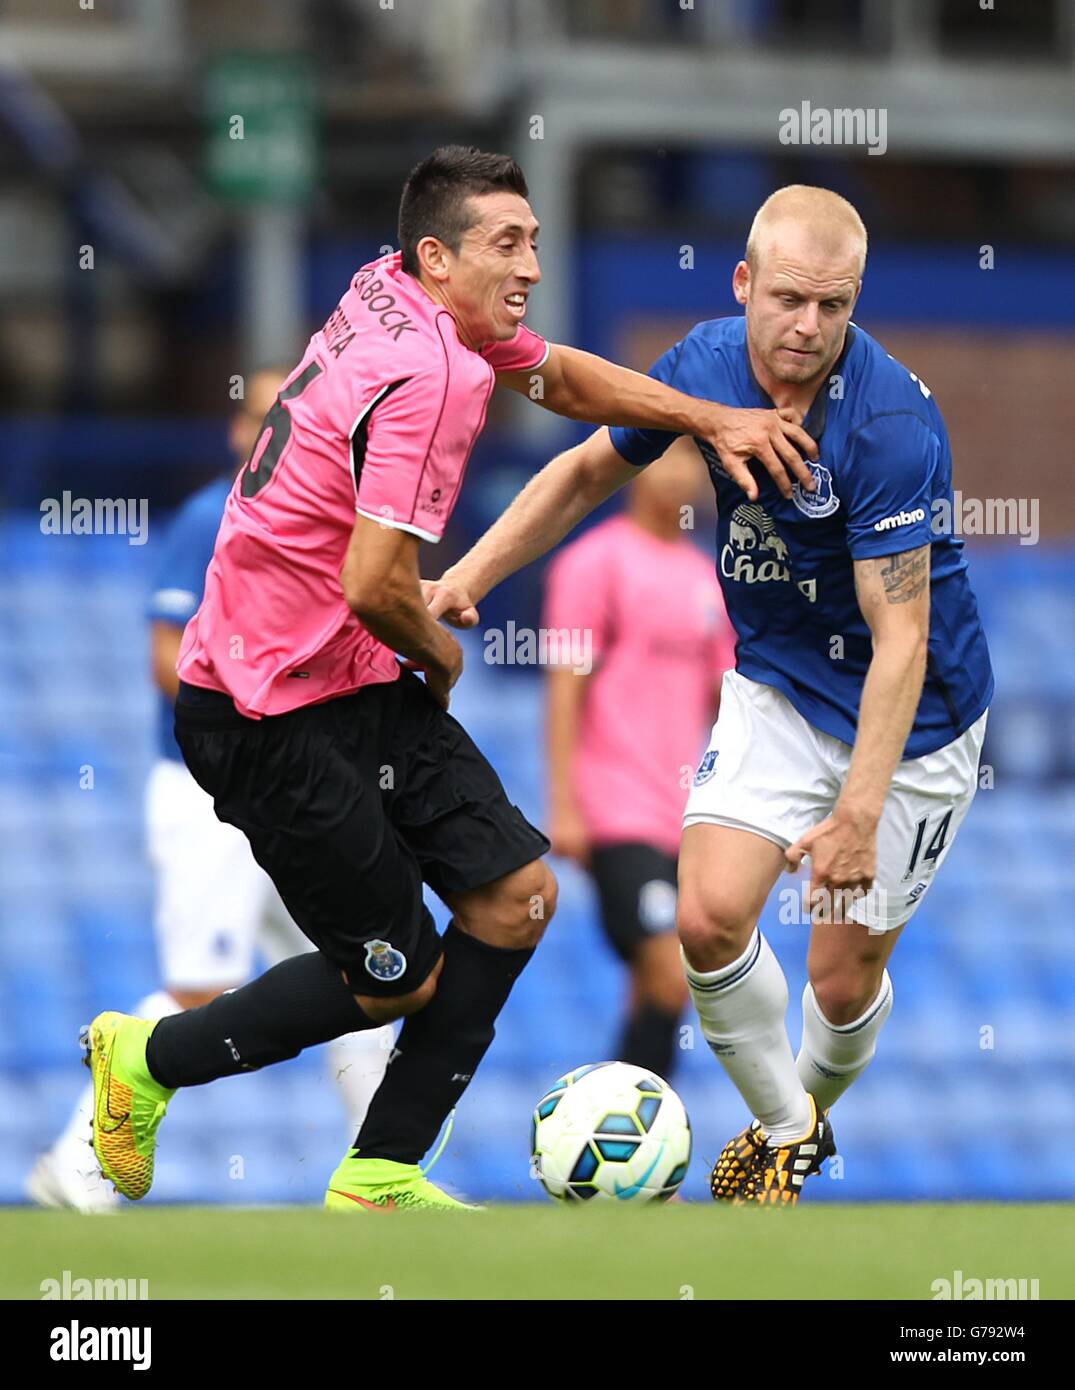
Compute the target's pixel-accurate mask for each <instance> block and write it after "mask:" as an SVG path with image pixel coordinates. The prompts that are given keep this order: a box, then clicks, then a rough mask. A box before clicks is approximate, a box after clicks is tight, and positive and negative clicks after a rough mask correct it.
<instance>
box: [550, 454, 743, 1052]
mask: <svg viewBox="0 0 1075 1390" xmlns="http://www.w3.org/2000/svg"><path fill="white" fill-rule="evenodd" d="M704 483H705V474H704V470H703V468H702V464H701V460H700V458H699V455H698V451H697V449H696V448H695V447H694V445H693V444H692V443H691V442H690V441H688V440H683V441H681V442H679V443H677V444H675V445H674V446H673V447H672V448H671V449H669V450H668V452H667V453H666V454H665V456H664V457H663V458H662V459H661V461H660V463H659V464H657V465H655V466H654V467H652V468H649V469H647V470H645V471H643V472H642V473H641V474H640V475H639V477H638V480H637V482H636V483H635V485H634V486H633V487H632V488H631V489H629V491H628V493H627V498H626V505H625V507H624V509H623V511H622V512H621V513H619V514H618V515H616V516H613V517H610V518H608V519H607V520H605V521H602V522H600V523H599V524H598V525H597V526H594V527H592V528H591V529H590V530H588V531H587V532H586V533H585V534H584V535H582V536H580V537H579V539H577V540H574V541H572V542H571V543H570V544H569V545H567V546H565V547H564V548H563V549H562V550H561V551H560V552H559V553H558V554H557V556H556V558H555V559H554V560H553V562H552V564H551V565H550V566H549V568H548V570H547V572H546V577H545V607H544V613H543V619H542V625H543V627H544V628H545V629H546V631H547V632H556V633H557V634H558V638H557V645H556V650H557V651H558V652H559V653H561V654H563V655H564V657H565V660H564V661H563V662H561V663H560V664H557V665H553V666H550V668H549V670H548V673H547V681H546V687H545V696H546V709H545V714H546V742H547V748H548V808H549V809H548V824H549V835H550V838H551V840H552V847H553V851H554V852H555V853H557V854H562V855H564V856H565V857H566V858H569V859H573V860H574V861H575V862H576V863H577V864H579V865H580V866H581V867H582V868H583V869H586V870H587V871H588V872H589V873H590V875H591V877H592V879H593V884H594V888H595V889H596V891H597V898H598V903H599V905H600V917H601V925H602V927H603V929H604V933H605V936H606V938H607V939H608V941H609V944H610V945H611V946H612V949H613V950H614V951H615V952H616V954H617V955H618V956H619V958H620V959H621V960H622V961H623V962H624V964H625V965H626V966H627V968H628V971H629V980H630V985H629V993H628V998H627V1004H626V1010H625V1017H624V1020H623V1025H622V1029H621V1033H620V1037H619V1040H618V1042H617V1043H616V1044H615V1046H614V1047H613V1049H612V1050H611V1051H610V1053H609V1055H610V1056H616V1057H618V1058H620V1059H621V1060H623V1061H625V1062H632V1063H634V1064H635V1065H636V1066H640V1067H646V1068H647V1069H648V1070H650V1071H653V1072H656V1073H657V1075H658V1076H662V1077H665V1078H669V1077H670V1076H671V1075H672V1073H673V1072H674V1070H675V1064H676V1058H677V1052H678V1049H677V1046H676V1043H677V1029H678V1025H679V1021H680V1017H681V1016H682V1013H683V1010H684V1008H685V1006H686V1003H687V986H686V982H685V980H684V978H683V967H682V964H681V962H680V956H679V944H678V941H677V939H676V934H675V919H676V860H677V855H678V851H679V836H680V827H681V824H682V819H683V805H684V802H685V801H686V796H687V788H688V786H689V785H690V778H691V775H692V773H693V769H694V766H695V764H696V763H697V760H698V756H699V753H700V751H701V747H702V744H703V742H704V740H705V734H706V731H707V729H708V727H709V724H710V723H711V722H712V719H713V717H714V710H715V708H716V705H717V701H718V699H719V689H720V681H721V677H722V676H723V674H724V672H725V671H726V670H727V669H728V668H729V667H730V666H731V665H732V664H733V662H734V660H735V656H734V650H735V633H734V632H733V631H732V627H731V624H730V623H729V622H728V618H727V615H726V613H725V611H724V600H723V599H722V597H721V593H720V585H719V584H718V582H717V579H716V576H715V574H714V573H713V566H712V563H711V562H710V561H709V560H708V559H707V558H706V556H705V555H704V554H703V552H702V551H701V549H700V548H699V547H698V546H696V545H695V544H694V543H693V542H692V540H691V536H692V534H693V532H694V529H695V508H696V506H697V504H698V500H699V497H700V496H701V494H702V489H703V486H704ZM702 530H703V532H706V531H707V530H708V526H703V527H702ZM565 634H567V635H566V637H565ZM550 649H551V648H550ZM581 653H585V656H586V660H585V661H584V662H579V661H578V659H577V658H578V656H579V655H580V654H581ZM568 656H570V661H571V662H572V663H574V664H567V657H568Z"/></svg>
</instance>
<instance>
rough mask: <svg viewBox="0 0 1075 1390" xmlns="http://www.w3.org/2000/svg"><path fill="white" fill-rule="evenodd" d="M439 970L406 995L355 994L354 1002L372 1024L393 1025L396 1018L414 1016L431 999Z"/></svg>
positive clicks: (435, 987)
mask: <svg viewBox="0 0 1075 1390" xmlns="http://www.w3.org/2000/svg"><path fill="white" fill-rule="evenodd" d="M439 973H440V972H439V970H434V971H431V972H430V973H429V974H428V975H427V976H426V978H425V979H424V980H423V981H422V983H421V984H420V985H419V986H418V988H417V989H412V990H411V991H410V992H409V993H408V994H393V995H389V996H388V997H387V998H385V997H382V996H381V995H371V994H356V995H355V1002H356V1003H357V1004H358V1006H359V1008H361V1010H362V1012H363V1013H364V1014H365V1015H366V1017H367V1018H369V1019H372V1020H373V1022H374V1023H378V1024H384V1023H394V1022H395V1021H396V1019H398V1018H407V1017H408V1016H409V1015H410V1014H416V1013H418V1012H419V1010H421V1009H424V1008H425V1006H426V1005H427V1004H428V1003H429V1002H430V1000H431V999H432V998H433V996H434V994H436V992H437V976H438V974H439Z"/></svg>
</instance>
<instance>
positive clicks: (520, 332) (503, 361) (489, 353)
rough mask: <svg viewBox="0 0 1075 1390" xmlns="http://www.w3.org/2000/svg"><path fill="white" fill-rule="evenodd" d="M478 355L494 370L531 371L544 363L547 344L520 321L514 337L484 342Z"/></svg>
mask: <svg viewBox="0 0 1075 1390" xmlns="http://www.w3.org/2000/svg"><path fill="white" fill-rule="evenodd" d="M480 355H481V356H482V357H484V358H485V360H486V362H488V363H489V365H490V367H492V369H493V371H494V372H525V371H533V370H534V369H535V368H537V367H542V366H544V365H545V359H546V358H547V357H548V355H549V345H548V343H547V342H546V341H545V339H544V338H542V337H541V336H540V334H538V333H533V332H531V330H530V329H529V328H527V326H526V324H525V323H521V324H520V325H519V327H518V328H517V329H516V330H515V336H514V337H512V338H509V339H508V340H507V342H506V343H486V345H485V347H483V348H482V350H481V354H480Z"/></svg>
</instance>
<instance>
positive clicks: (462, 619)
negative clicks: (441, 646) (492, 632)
mask: <svg viewBox="0 0 1075 1390" xmlns="http://www.w3.org/2000/svg"><path fill="white" fill-rule="evenodd" d="M422 597H423V598H424V599H425V601H426V607H427V608H428V609H429V616H430V617H431V618H443V619H444V621H445V622H446V623H447V624H448V625H449V626H450V627H458V628H466V627H477V625H478V609H477V605H476V604H475V602H474V600H473V599H472V598H471V596H470V592H469V590H468V589H467V587H466V584H465V583H464V582H462V581H461V580H458V579H454V578H453V577H452V572H451V570H446V571H445V572H444V574H442V575H441V577H440V578H439V579H423V580H422Z"/></svg>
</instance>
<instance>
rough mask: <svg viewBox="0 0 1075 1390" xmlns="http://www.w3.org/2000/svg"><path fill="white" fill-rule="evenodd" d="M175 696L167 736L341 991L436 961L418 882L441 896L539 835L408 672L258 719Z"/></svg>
mask: <svg viewBox="0 0 1075 1390" xmlns="http://www.w3.org/2000/svg"><path fill="white" fill-rule="evenodd" d="M175 710H176V716H175V733H176V739H177V740H178V742H179V747H180V748H181V749H182V752H183V757H184V758H185V760H186V763H187V766H188V767H189V768H190V771H191V773H192V774H193V776H194V778H195V780H196V781H197V782H198V784H199V786H201V787H202V788H203V789H204V790H205V791H206V792H208V793H209V795H210V796H211V797H212V798H213V803H214V807H215V810H216V814H217V816H218V818H219V819H220V820H222V821H226V822H228V824H230V825H235V826H238V828H239V829H240V830H241V831H243V833H244V834H245V835H246V837H247V839H248V840H249V841H250V845H251V848H252V850H253V852H254V858H255V859H256V860H257V862H258V863H259V864H260V865H261V867H262V868H263V869H264V870H265V872H266V873H267V874H268V875H269V877H270V878H271V879H272V881H273V883H274V884H275V885H276V887H277V890H278V891H279V893H280V896H281V898H282V899H283V901H284V904H285V906H286V907H287V910H288V911H289V912H290V913H291V915H292V917H293V918H294V919H295V921H296V923H297V924H298V926H299V927H300V928H301V929H302V931H303V932H304V933H305V935H306V936H308V937H309V939H310V940H311V941H312V942H313V943H314V945H315V946H317V948H318V949H319V950H321V951H322V952H324V954H325V955H326V956H327V957H328V958H329V959H330V960H331V961H333V962H334V963H335V964H337V965H338V966H339V967H340V969H341V970H342V971H343V972H344V974H345V975H346V977H347V979H348V981H349V982H350V984H351V987H352V989H353V990H354V992H355V993H356V994H369V995H382V996H389V997H390V996H395V995H401V994H408V993H410V992H411V991H412V990H414V989H416V988H417V987H418V986H419V985H420V984H421V983H422V981H423V980H424V979H425V978H426V976H427V975H428V974H429V972H430V971H431V970H432V969H433V967H434V966H435V965H436V963H437V960H438V959H439V957H440V938H439V936H438V935H437V932H436V929H435V926H434V923H433V918H432V915H431V914H430V912H429V909H428V908H427V907H426V906H425V904H424V902H423V900H422V883H423V881H424V882H426V883H428V884H429V886H430V888H432V889H433V891H434V892H435V893H436V894H437V895H438V897H441V898H446V897H447V896H448V895H450V894H454V893H460V892H465V891H466V890H468V889H471V888H480V887H482V886H483V885H485V884H487V883H492V882H493V881H494V880H495V879H498V878H500V877H502V876H503V875H504V874H507V873H510V872H511V871H512V870H513V869H518V868H521V867H522V866H523V865H524V864H529V863H530V862H531V861H532V860H534V859H537V858H540V856H541V855H543V854H545V853H546V852H547V850H548V848H549V842H548V840H547V839H546V838H545V836H544V835H543V834H542V833H541V832H540V831H539V830H536V829H535V828H534V826H532V825H531V824H530V823H529V821H527V819H526V818H525V817H524V816H523V814H522V812H521V811H520V810H519V808H518V807H517V806H514V805H513V804H512V803H511V802H510V801H509V800H508V798H507V795H506V793H505V791H504V788H503V786H502V785H501V782H500V778H499V777H498V776H497V775H496V773H495V772H494V771H493V769H492V767H491V766H490V765H489V763H488V762H487V761H486V760H485V758H484V757H483V756H482V754H481V752H480V751H479V750H478V748H477V747H476V745H475V744H474V742H473V740H472V739H471V738H470V736H469V734H468V733H467V732H466V730H465V729H464V728H463V727H462V725H461V724H460V723H459V722H458V721H457V720H456V719H453V717H452V716H451V715H450V714H449V713H448V712H447V711H446V710H443V709H442V708H441V707H440V705H439V704H438V703H437V702H436V700H435V699H434V698H433V696H432V695H431V694H430V692H429V690H428V689H427V688H426V685H425V682H424V681H422V680H420V679H419V677H418V676H416V675H415V674H414V673H413V672H411V671H401V672H400V676H399V679H398V680H395V681H391V682H388V683H386V684H383V685H368V686H363V688H362V689H361V690H358V691H356V692H354V694H351V695H343V696H340V697H339V698H337V699H334V700H326V701H325V702H324V703H322V704H316V705H305V706H303V707H302V708H300V709H297V710H292V711H290V712H289V713H287V714H278V715H272V716H268V717H266V718H264V719H248V718H245V717H244V716H242V715H240V714H239V713H238V712H237V711H236V709H235V706H234V705H233V703H232V701H231V699H230V698H229V697H228V696H226V695H221V694H219V693H217V692H215V691H210V690H203V689H199V688H196V687H193V686H189V685H186V684H181V685H180V689H179V696H178V698H177V700H176V707H175Z"/></svg>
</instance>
